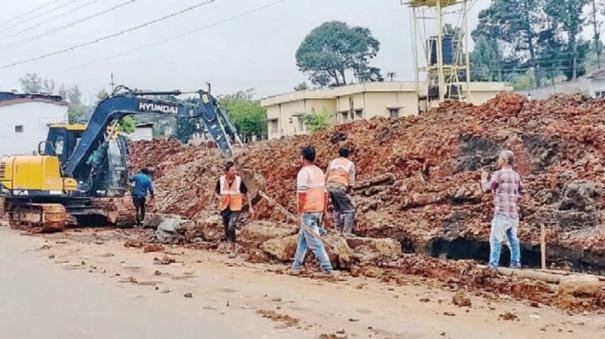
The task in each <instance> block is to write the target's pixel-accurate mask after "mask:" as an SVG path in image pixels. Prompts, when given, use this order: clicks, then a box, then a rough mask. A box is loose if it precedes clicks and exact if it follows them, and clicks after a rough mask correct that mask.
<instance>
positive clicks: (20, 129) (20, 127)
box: [15, 125, 23, 133]
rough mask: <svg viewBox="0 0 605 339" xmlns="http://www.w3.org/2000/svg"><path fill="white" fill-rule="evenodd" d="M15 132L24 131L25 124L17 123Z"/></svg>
mask: <svg viewBox="0 0 605 339" xmlns="http://www.w3.org/2000/svg"><path fill="white" fill-rule="evenodd" d="M15 133H23V125H15Z"/></svg>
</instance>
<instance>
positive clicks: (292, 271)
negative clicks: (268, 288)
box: [288, 270, 300, 276]
mask: <svg viewBox="0 0 605 339" xmlns="http://www.w3.org/2000/svg"><path fill="white" fill-rule="evenodd" d="M288 274H289V275H293V276H299V275H300V271H295V270H290V272H288Z"/></svg>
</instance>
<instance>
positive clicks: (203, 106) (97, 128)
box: [47, 86, 241, 191]
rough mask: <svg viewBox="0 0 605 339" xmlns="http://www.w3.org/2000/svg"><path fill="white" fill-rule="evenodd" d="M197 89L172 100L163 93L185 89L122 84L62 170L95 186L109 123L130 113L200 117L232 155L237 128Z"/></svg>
mask: <svg viewBox="0 0 605 339" xmlns="http://www.w3.org/2000/svg"><path fill="white" fill-rule="evenodd" d="M195 93H197V94H198V95H199V101H198V100H195V101H194V102H191V101H182V100H178V101H172V100H166V99H161V97H163V98H165V97H170V98H173V97H175V96H179V95H181V94H183V93H182V92H181V91H168V92H149V91H135V90H130V89H127V88H126V87H123V86H120V87H119V88H117V89H116V91H114V93H112V95H111V96H110V97H108V98H106V99H104V100H102V101H101V102H100V103H99V104H98V105H97V107H96V108H95V110H94V112H93V114H92V115H91V117H90V120H89V122H88V126H87V128H86V130H84V132H83V133H82V136H81V138H80V142H79V143H78V145H77V146H76V147H75V148H74V150H73V152H72V154H71V155H70V156H69V158H68V159H67V161H66V162H65V163H64V164H63V166H62V169H63V174H64V175H65V176H68V177H73V178H74V179H76V180H77V181H78V183H79V184H80V185H82V189H83V190H84V191H87V190H90V189H92V185H91V181H92V180H93V177H94V175H95V173H94V172H95V167H96V165H97V164H95V152H98V153H99V154H103V153H106V149H105V150H104V149H103V147H107V142H106V139H107V138H106V137H105V133H106V131H107V129H108V127H109V126H112V124H116V123H117V122H118V121H119V120H120V119H121V118H123V117H125V116H127V115H138V114H160V115H164V116H173V117H182V118H188V119H198V121H200V122H201V123H202V124H203V125H204V126H205V127H206V130H207V131H208V133H209V134H210V136H211V137H212V138H213V139H214V140H215V142H216V144H217V146H218V148H219V150H220V151H221V152H222V153H223V155H224V156H225V157H232V156H233V147H232V141H231V138H233V141H235V142H236V143H239V144H240V145H241V140H240V138H239V136H238V134H237V130H236V129H235V127H234V126H233V124H232V123H231V121H230V119H229V117H228V115H227V113H226V112H225V111H224V110H223V109H222V108H221V107H220V105H219V103H218V101H217V100H216V98H214V97H213V96H211V95H210V94H209V93H207V92H205V91H202V90H200V91H197V92H195ZM48 147H51V146H47V148H48ZM47 150H48V149H47ZM87 183H88V184H87Z"/></svg>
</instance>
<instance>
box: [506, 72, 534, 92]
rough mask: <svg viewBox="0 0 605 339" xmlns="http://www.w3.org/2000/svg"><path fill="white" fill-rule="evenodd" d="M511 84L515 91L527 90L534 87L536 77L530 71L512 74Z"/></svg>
mask: <svg viewBox="0 0 605 339" xmlns="http://www.w3.org/2000/svg"><path fill="white" fill-rule="evenodd" d="M511 84H512V86H513V89H514V90H515V91H527V90H530V89H533V88H535V87H536V78H535V77H534V75H533V74H532V73H531V72H528V73H526V74H518V75H514V76H513V77H512V79H511Z"/></svg>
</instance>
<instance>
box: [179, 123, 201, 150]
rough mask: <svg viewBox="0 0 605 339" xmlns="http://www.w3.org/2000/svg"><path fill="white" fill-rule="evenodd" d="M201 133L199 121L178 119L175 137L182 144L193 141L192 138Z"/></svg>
mask: <svg viewBox="0 0 605 339" xmlns="http://www.w3.org/2000/svg"><path fill="white" fill-rule="evenodd" d="M199 131H200V126H199V124H198V122H197V119H189V118H184V117H177V118H176V130H175V131H174V137H175V138H177V139H178V140H179V141H180V142H182V143H184V144H186V143H187V142H189V139H191V136H192V135H193V134H194V133H196V132H199Z"/></svg>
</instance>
